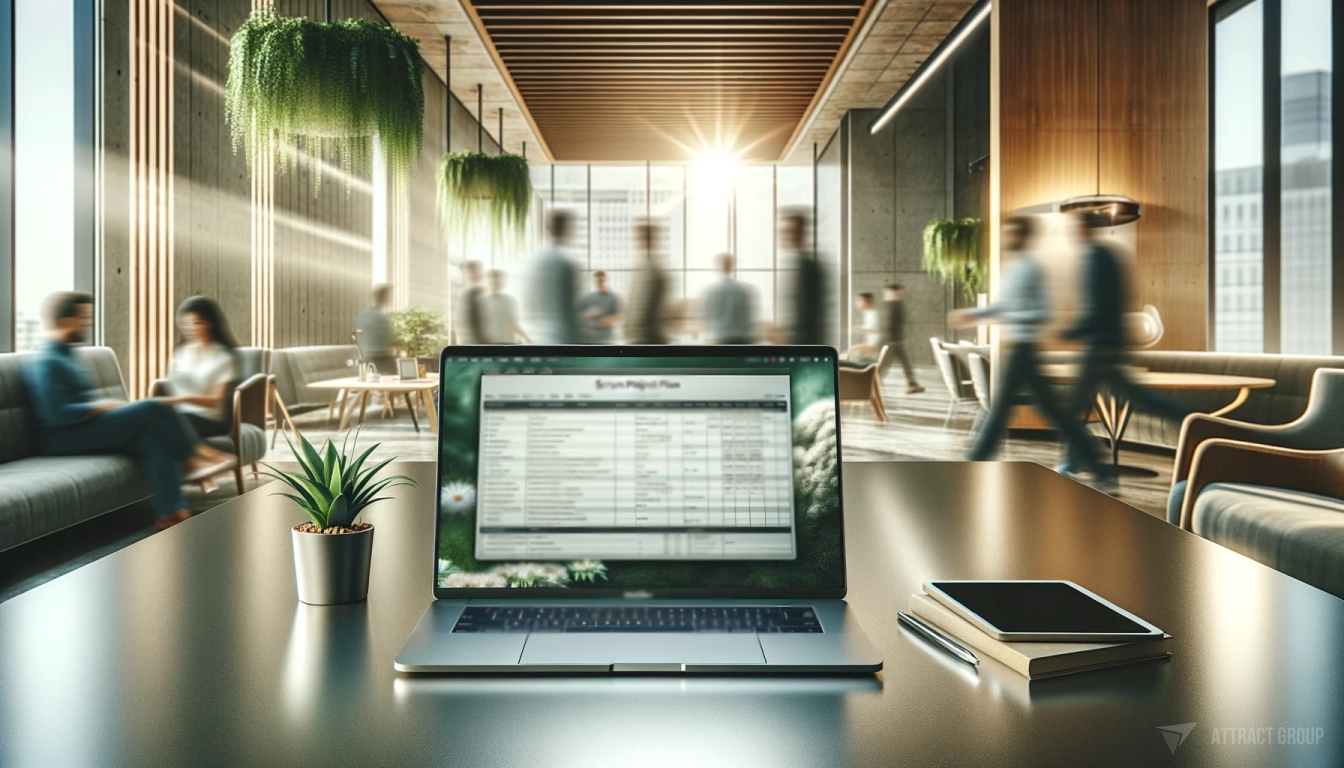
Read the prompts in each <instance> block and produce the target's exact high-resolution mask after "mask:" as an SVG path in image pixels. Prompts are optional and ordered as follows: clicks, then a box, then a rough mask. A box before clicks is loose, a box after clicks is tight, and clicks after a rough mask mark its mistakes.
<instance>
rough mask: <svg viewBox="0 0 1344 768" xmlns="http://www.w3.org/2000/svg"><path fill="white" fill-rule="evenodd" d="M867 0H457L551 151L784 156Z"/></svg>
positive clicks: (578, 156) (668, 157)
mask: <svg viewBox="0 0 1344 768" xmlns="http://www.w3.org/2000/svg"><path fill="white" fill-rule="evenodd" d="M872 2H873V0H831V1H830V2H817V1H816V0H813V1H812V2H803V1H802V0H782V1H781V0H775V1H774V2H760V1H759V0H737V1H736V2H705V1H704V0H702V2H698V3H679V2H668V3H658V2H632V1H630V0H586V1H585V2H540V1H539V0H464V4H465V5H466V7H467V12H468V14H474V15H475V16H476V17H477V20H478V21H479V23H480V25H481V26H482V27H483V28H484V30H485V31H486V33H487V35H488V37H489V39H490V41H491V43H493V46H494V48H495V50H496V52H497V54H498V56H499V59H500V61H501V62H502V63H503V65H504V66H505V68H506V69H507V72H508V75H509V77H510V78H511V79H512V81H513V84H514V86H515V87H516V88H517V91H518V93H519V95H520V96H521V97H522V100H523V102H524V103H525V105H526V108H527V110H528V112H530V113H531V116H532V119H533V121H534V122H535V125H536V126H537V129H538V130H539V131H540V132H541V134H542V136H543V138H544V139H545V141H546V144H547V145H548V147H549V149H550V151H551V155H552V156H553V157H554V159H555V160H556V161H560V162H564V161H591V162H603V161H625V162H628V161H644V160H652V161H684V160H689V159H693V158H694V157H696V156H703V155H721V154H726V155H732V156H735V157H737V158H738V159H740V160H744V161H773V160H777V159H779V157H780V155H781V154H782V153H783V151H784V149H785V146H786V145H787V144H788V143H789V139H790V138H791V137H792V136H793V134H794V132H795V129H797V128H798V126H799V123H800V121H802V120H803V118H804V117H805V115H806V114H807V113H808V109H809V106H810V105H811V103H812V101H813V98H814V96H816V95H817V93H818V91H819V89H820V88H822V86H823V85H824V84H825V82H826V80H827V77H828V73H829V72H830V71H831V68H832V65H833V64H834V63H835V62H836V60H837V56H838V55H839V54H840V53H841V52H842V50H843V48H844V46H845V45H846V43H847V41H848V40H849V39H850V38H851V35H852V33H853V32H854V31H855V30H856V28H857V25H858V23H859V22H860V21H861V19H862V14H863V13H864V12H865V11H866V9H867V7H869V6H871V4H872Z"/></svg>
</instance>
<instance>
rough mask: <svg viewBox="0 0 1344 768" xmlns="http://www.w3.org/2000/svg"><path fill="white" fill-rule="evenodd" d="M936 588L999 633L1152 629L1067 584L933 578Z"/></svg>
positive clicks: (1121, 631) (1141, 631) (1136, 631)
mask: <svg viewBox="0 0 1344 768" xmlns="http://www.w3.org/2000/svg"><path fill="white" fill-rule="evenodd" d="M934 586H936V587H938V588H939V589H941V590H942V591H943V592H944V593H945V594H947V595H948V596H950V597H951V598H952V599H953V600H956V601H957V602H959V603H961V604H962V605H963V606H965V607H966V608H967V609H968V610H970V611H971V612H972V613H974V614H976V615H977V616H979V617H980V618H982V619H984V620H985V621H986V622H988V623H989V624H991V625H992V626H994V627H995V628H996V629H998V630H999V631H1000V632H1024V633H1036V632H1077V633H1088V634H1091V633H1098V634H1099V633H1126V634H1128V633H1133V634H1147V633H1148V632H1150V630H1149V629H1148V628H1147V627H1144V626H1143V625H1141V624H1137V623H1135V622H1134V620H1133V619H1130V618H1128V617H1126V616H1124V615H1122V614H1120V613H1117V612H1116V611H1115V610H1114V609H1112V608H1111V607H1110V606H1107V605H1105V604H1104V603H1100V602H1098V601H1097V600H1096V599H1094V598H1093V597H1092V596H1091V595H1088V594H1087V593H1085V592H1081V591H1079V590H1078V589H1075V588H1074V587H1073V586H1071V585H1069V584H1061V583H1059V582H1050V581H1046V582H1039V581H1037V582H1032V581H1026V582H1011V581H990V582H935V583H934Z"/></svg>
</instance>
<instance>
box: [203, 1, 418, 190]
mask: <svg viewBox="0 0 1344 768" xmlns="http://www.w3.org/2000/svg"><path fill="white" fill-rule="evenodd" d="M422 66H423V64H422V62H421V59H420V48H419V45H418V44H417V43H416V41H415V40H414V39H412V38H410V37H407V36H405V35H403V34H401V33H400V32H398V31H397V30H396V29H394V28H393V27H392V26H390V25H388V24H375V23H373V22H370V21H365V20H362V19H350V20H345V21H333V22H319V21H314V20H312V19H308V18H302V17H298V18H293V17H286V16H280V15H278V14H276V13H275V11H274V10H271V9H261V10H256V11H253V12H252V15H251V16H249V17H248V19H247V21H245V22H243V25H242V26H240V27H239V28H238V31H237V32H235V33H234V35H233V40H232V41H231V43H230V50H229V64H228V78H227V82H226V84H225V95H224V111H225V118H226V120H227V121H228V124H229V129H230V132H231V133H232V135H233V144H234V150H235V151H236V150H237V149H238V148H239V147H240V146H241V147H244V148H245V149H246V151H247V161H248V167H249V168H255V167H256V164H257V162H258V161H259V160H266V159H269V158H273V157H274V156H275V155H276V153H277V151H279V150H280V149H281V148H282V147H291V148H292V147H301V148H304V149H305V151H306V153H307V154H308V156H309V157H312V158H317V157H319V156H320V155H321V153H322V150H323V149H333V150H335V151H336V152H337V153H338V155H339V156H340V165H341V167H342V168H343V169H345V170H346V171H347V172H349V171H350V170H352V169H354V168H360V169H363V168H366V167H368V160H369V158H371V157H372V153H373V151H374V148H375V143H374V138H375V137H377V139H378V141H377V143H376V147H377V151H378V152H379V153H380V154H381V155H382V157H383V160H384V161H385V162H386V164H387V168H388V170H389V172H390V173H391V176H392V181H393V184H394V185H396V187H397V188H398V190H400V191H404V190H405V188H406V179H407V177H408V175H409V173H410V169H411V163H412V162H413V161H414V160H415V159H416V158H417V157H419V156H420V150H421V145H422V142H423V130H424V114H425V94H424V90H423V88H424V84H423V83H422V81H421V68H422ZM284 157H285V158H286V159H288V160H289V161H290V162H291V163H292V162H293V160H294V158H295V153H294V152H292V151H286V152H285V153H284ZM315 166H316V167H315V169H314V170H315V173H314V183H315V184H320V183H321V179H322V172H321V169H322V165H321V164H320V163H318V164H315Z"/></svg>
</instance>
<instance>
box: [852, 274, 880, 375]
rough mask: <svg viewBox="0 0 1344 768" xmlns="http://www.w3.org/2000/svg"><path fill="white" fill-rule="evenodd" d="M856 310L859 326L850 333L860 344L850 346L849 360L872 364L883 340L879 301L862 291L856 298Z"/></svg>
mask: <svg viewBox="0 0 1344 768" xmlns="http://www.w3.org/2000/svg"><path fill="white" fill-rule="evenodd" d="M854 308H855V309H857V310H858V311H859V324H858V325H856V326H854V327H853V328H851V329H850V333H851V334H852V335H853V337H854V338H855V339H857V340H858V343H857V344H850V345H849V359H850V360H851V361H853V362H855V363H858V362H872V361H873V360H875V359H876V358H877V350H878V347H879V344H880V341H881V338H882V331H881V328H880V326H881V318H880V317H879V316H878V312H877V301H876V299H875V297H874V296H873V294H872V293H870V292H868V291H860V292H859V294H858V295H857V296H855V297H854Z"/></svg>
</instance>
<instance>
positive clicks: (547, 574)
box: [495, 563, 569, 587]
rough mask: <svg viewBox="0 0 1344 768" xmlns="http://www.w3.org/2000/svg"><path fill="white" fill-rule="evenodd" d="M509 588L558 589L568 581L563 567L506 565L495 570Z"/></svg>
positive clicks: (544, 564)
mask: <svg viewBox="0 0 1344 768" xmlns="http://www.w3.org/2000/svg"><path fill="white" fill-rule="evenodd" d="M495 573H497V574H499V575H500V576H501V577H503V578H504V579H505V580H506V581H508V583H509V586H511V587H560V586H564V585H565V583H566V582H568V581H569V571H567V570H565V568H564V566H560V565H551V564H546V563H507V564H505V565H501V566H499V567H498V568H496V569H495Z"/></svg>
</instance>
